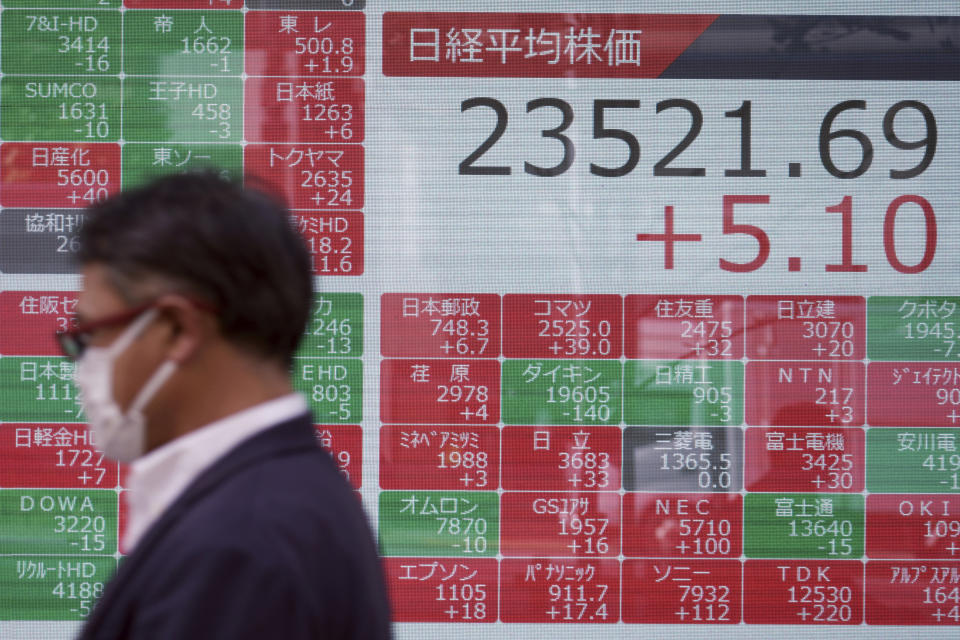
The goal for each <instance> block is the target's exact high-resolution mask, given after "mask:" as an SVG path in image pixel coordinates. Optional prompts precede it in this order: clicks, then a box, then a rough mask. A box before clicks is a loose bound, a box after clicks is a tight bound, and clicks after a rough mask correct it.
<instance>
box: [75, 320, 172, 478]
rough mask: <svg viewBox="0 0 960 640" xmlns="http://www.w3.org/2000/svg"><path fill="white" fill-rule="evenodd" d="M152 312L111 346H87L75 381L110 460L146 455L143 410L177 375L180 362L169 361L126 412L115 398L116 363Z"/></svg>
mask: <svg viewBox="0 0 960 640" xmlns="http://www.w3.org/2000/svg"><path fill="white" fill-rule="evenodd" d="M156 315H157V310H156V309H148V310H147V311H145V312H144V313H142V314H141V315H140V316H139V317H138V318H137V319H136V320H134V321H133V323H132V324H131V325H130V326H129V327H127V329H126V330H124V332H123V333H122V334H120V337H118V338H117V339H116V340H115V341H114V342H113V344H111V345H110V346H109V347H87V348H86V350H85V351H84V352H83V357H81V358H80V361H79V362H78V363H77V371H76V377H75V382H76V384H77V386H78V387H79V388H80V391H81V393H82V401H83V408H84V410H85V411H86V413H87V422H88V423H89V424H90V429H91V431H92V432H93V441H94V444H95V445H96V447H97V448H98V449H100V450H101V451H103V453H104V455H106V456H107V457H108V458H111V459H113V460H116V461H118V462H131V461H133V460H134V459H136V458H138V457H140V456H141V455H143V452H144V447H145V445H146V432H147V422H146V419H145V418H144V416H143V409H144V408H145V407H146V406H147V404H148V403H149V402H150V400H151V399H152V398H153V396H154V395H155V394H156V393H157V391H159V389H160V387H162V386H163V384H164V383H165V382H166V381H167V379H169V378H170V376H171V375H173V372H174V371H176V369H177V363H176V362H173V361H172V360H167V361H165V362H164V363H163V364H161V365H160V366H159V367H157V370H156V371H154V372H153V375H152V376H150V378H149V379H148V380H147V381H146V383H144V385H143V387H142V388H141V389H140V391H139V392H138V393H137V395H136V396H135V397H134V399H133V402H131V403H130V407H129V408H128V409H127V412H126V413H124V412H123V411H122V410H121V409H120V406H119V405H118V404H117V402H116V400H114V398H113V364H114V361H115V360H116V359H117V357H118V356H119V355H120V354H121V353H123V352H124V351H125V350H126V349H127V348H128V347H129V346H130V345H131V344H133V341H134V340H136V339H137V337H139V335H140V333H142V332H143V330H144V329H146V328H147V326H148V325H149V324H150V322H151V321H153V319H154V318H155V317H156Z"/></svg>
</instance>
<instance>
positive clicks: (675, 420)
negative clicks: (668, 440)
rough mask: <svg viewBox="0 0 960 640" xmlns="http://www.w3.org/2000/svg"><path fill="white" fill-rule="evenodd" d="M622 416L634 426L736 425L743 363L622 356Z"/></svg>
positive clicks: (740, 410)
mask: <svg viewBox="0 0 960 640" xmlns="http://www.w3.org/2000/svg"><path fill="white" fill-rule="evenodd" d="M623 419H624V422H626V423H627V424H637V425H671V426H681V425H690V426H733V425H737V426H739V425H740V424H741V423H742V422H743V363H742V362H733V361H725V360H724V361H720V360H627V362H626V365H625V366H624V378H623Z"/></svg>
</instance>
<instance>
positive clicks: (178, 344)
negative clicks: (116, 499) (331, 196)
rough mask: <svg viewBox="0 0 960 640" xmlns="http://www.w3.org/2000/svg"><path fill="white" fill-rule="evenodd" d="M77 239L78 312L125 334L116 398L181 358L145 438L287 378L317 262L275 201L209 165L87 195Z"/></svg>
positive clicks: (265, 391)
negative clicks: (91, 202)
mask: <svg viewBox="0 0 960 640" xmlns="http://www.w3.org/2000/svg"><path fill="white" fill-rule="evenodd" d="M80 244H81V247H80V250H79V252H78V259H79V262H80V265H81V268H82V273H83V275H84V290H83V291H82V292H81V294H80V301H79V304H78V321H79V323H80V325H81V328H82V327H83V326H84V325H88V326H92V327H94V329H93V330H92V331H90V332H89V333H88V334H87V335H85V336H81V337H82V338H83V339H86V340H88V341H89V344H90V346H91V347H102V348H108V347H109V346H110V345H111V344H113V343H114V341H116V340H118V339H121V340H123V344H124V345H125V346H124V348H123V349H122V352H120V353H117V354H116V356H115V359H114V361H113V364H112V368H113V375H112V377H113V380H112V388H113V398H114V399H115V400H116V404H117V405H118V406H119V407H120V408H121V409H123V410H127V409H129V408H130V406H131V404H132V403H133V402H134V399H135V398H136V397H137V395H138V394H139V393H140V392H141V391H142V390H143V389H144V388H145V387H147V386H149V383H150V382H151V377H153V376H154V374H155V373H156V372H157V371H158V370H160V369H161V367H162V366H163V365H164V363H170V362H172V363H175V365H176V372H175V373H172V375H170V376H169V381H164V382H163V384H162V385H161V388H159V389H158V390H157V391H156V394H155V396H154V397H153V398H152V399H151V400H150V402H149V404H148V406H147V407H146V408H144V409H143V413H144V415H145V416H146V418H147V424H148V433H147V435H146V437H147V442H146V448H147V450H149V449H151V448H154V447H155V446H159V445H160V444H163V443H164V442H166V441H168V440H170V439H172V438H173V437H176V436H177V435H180V434H181V433H182V432H184V431H189V430H191V429H192V428H196V427H198V426H202V424H205V422H200V424H195V423H196V422H197V421H198V420H206V421H209V420H213V419H217V418H218V417H222V415H221V414H223V415H226V413H229V412H232V411H235V410H238V409H239V408H243V406H242V405H244V404H252V403H255V402H257V401H261V400H263V399H265V397H264V396H270V395H276V394H277V393H279V392H281V391H282V389H283V388H287V387H286V385H287V382H286V381H287V371H288V368H289V365H290V362H291V358H292V356H293V353H294V351H295V350H296V347H297V344H298V342H299V339H300V337H301V335H302V334H303V330H304V326H305V324H306V321H307V316H308V313H309V309H310V301H311V291H312V287H311V276H310V270H311V264H310V257H309V254H308V253H307V251H306V248H305V246H304V244H303V242H302V241H301V240H300V238H299V236H298V235H297V234H296V232H295V231H294V230H293V228H292V226H291V224H290V221H289V217H288V215H287V212H286V210H285V209H284V208H283V207H282V206H281V205H279V204H278V203H277V202H276V201H274V200H273V199H271V198H269V197H267V196H265V195H264V194H262V193H259V192H256V191H250V190H244V189H242V188H240V187H239V186H237V185H235V184H233V183H230V182H227V181H225V180H222V179H220V178H219V177H218V176H216V175H215V174H212V173H204V174H186V175H177V176H170V177H165V178H161V179H159V180H157V181H155V182H153V183H151V184H148V185H146V186H143V187H140V188H138V189H134V190H131V191H125V192H123V193H120V194H118V195H116V196H114V197H112V198H110V199H108V200H106V201H104V202H102V203H100V204H97V205H95V206H93V207H91V208H90V209H89V210H88V212H87V215H86V218H85V221H84V226H83V228H82V231H81V236H80ZM141 309H142V310H141ZM148 310H149V311H148ZM125 314H126V315H127V316H129V315H133V316H134V317H130V318H127V317H125ZM144 314H148V315H149V319H147V320H145V321H142V322H140V324H139V325H138V326H137V327H133V329H132V331H128V330H130V329H131V325H133V324H134V322H133V321H134V320H135V318H139V317H142V316H143V315H144ZM117 319H119V321H116V320H117ZM101 321H104V322H101ZM98 322H100V324H98ZM125 331H127V333H135V334H136V335H134V336H133V337H132V338H130V339H127V338H121V336H124V332H125ZM128 342H129V344H128ZM100 351H102V349H100ZM82 363H83V359H81V370H80V371H78V375H79V374H80V373H81V372H82V370H83V367H82ZM168 368H170V367H169V365H168ZM168 374H170V372H168ZM81 383H82V381H81ZM81 386H83V385H82V384H81ZM190 416H193V418H192V419H191V418H190ZM161 423H162V424H161Z"/></svg>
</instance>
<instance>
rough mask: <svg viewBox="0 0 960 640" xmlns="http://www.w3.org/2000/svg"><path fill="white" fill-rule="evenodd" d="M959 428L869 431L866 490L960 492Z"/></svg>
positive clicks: (877, 429) (891, 428)
mask: <svg viewBox="0 0 960 640" xmlns="http://www.w3.org/2000/svg"><path fill="white" fill-rule="evenodd" d="M958 434H960V431H958V430H956V429H914V428H906V427H904V428H897V427H877V428H874V429H870V430H869V431H868V432H867V490H868V491H871V492H873V493H960V450H958V448H957V437H958Z"/></svg>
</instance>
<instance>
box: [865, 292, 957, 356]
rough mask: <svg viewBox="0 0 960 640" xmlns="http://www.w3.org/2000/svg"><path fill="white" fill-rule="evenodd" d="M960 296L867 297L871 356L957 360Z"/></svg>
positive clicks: (868, 337) (869, 352)
mask: <svg viewBox="0 0 960 640" xmlns="http://www.w3.org/2000/svg"><path fill="white" fill-rule="evenodd" d="M958 304H960V297H950V296H873V297H871V298H869V299H868V300H867V356H868V357H869V358H870V359H871V360H953V361H955V360H960V313H958Z"/></svg>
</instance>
